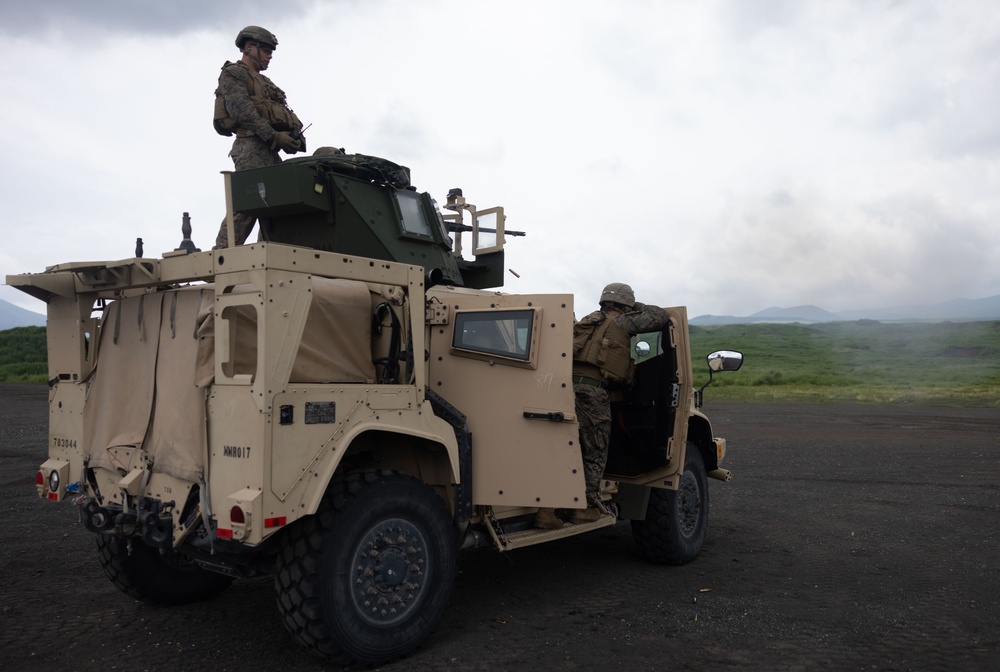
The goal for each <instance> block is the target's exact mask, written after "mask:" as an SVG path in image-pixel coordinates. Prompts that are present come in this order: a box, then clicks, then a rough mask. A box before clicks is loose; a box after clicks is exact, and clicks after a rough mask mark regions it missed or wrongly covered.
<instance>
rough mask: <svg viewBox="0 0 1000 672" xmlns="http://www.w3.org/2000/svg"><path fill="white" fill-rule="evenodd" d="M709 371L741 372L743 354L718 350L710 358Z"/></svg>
mask: <svg viewBox="0 0 1000 672" xmlns="http://www.w3.org/2000/svg"><path fill="white" fill-rule="evenodd" d="M707 359H708V370H709V371H713V372H714V371H739V370H740V367H741V366H743V353H742V352H736V351H735V350H716V351H715V352H713V353H712V354H710V355H709V356H708V357H707Z"/></svg>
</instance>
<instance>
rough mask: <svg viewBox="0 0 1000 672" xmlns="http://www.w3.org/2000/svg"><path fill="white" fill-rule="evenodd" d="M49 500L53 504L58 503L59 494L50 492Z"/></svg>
mask: <svg viewBox="0 0 1000 672" xmlns="http://www.w3.org/2000/svg"><path fill="white" fill-rule="evenodd" d="M49 499H51V500H52V501H53V502H58V501H59V493H58V492H50V493H49Z"/></svg>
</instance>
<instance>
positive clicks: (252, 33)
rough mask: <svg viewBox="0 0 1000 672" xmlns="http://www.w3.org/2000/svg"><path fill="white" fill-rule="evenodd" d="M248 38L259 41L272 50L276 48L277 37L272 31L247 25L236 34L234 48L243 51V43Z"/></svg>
mask: <svg viewBox="0 0 1000 672" xmlns="http://www.w3.org/2000/svg"><path fill="white" fill-rule="evenodd" d="M249 40H253V41H254V42H260V43H261V44H263V45H264V46H266V47H271V49H272V50H273V49H277V48H278V38H276V37H275V36H274V33H272V32H271V31H270V30H267V29H266V28H261V27H260V26H247V27H246V28H244V29H243V30H241V31H240V34H239V35H237V36H236V48H237V49H239V50H240V51H243V45H244V44H246V43H247V41H249Z"/></svg>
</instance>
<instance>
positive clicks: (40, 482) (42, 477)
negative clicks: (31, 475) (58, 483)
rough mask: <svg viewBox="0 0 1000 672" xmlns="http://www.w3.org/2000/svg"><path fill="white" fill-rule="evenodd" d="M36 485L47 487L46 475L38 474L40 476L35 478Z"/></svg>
mask: <svg viewBox="0 0 1000 672" xmlns="http://www.w3.org/2000/svg"><path fill="white" fill-rule="evenodd" d="M35 485H45V474H43V473H42V472H40V471H39V472H38V476H36V477H35Z"/></svg>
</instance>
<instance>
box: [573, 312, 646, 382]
mask: <svg viewBox="0 0 1000 672" xmlns="http://www.w3.org/2000/svg"><path fill="white" fill-rule="evenodd" d="M631 343H632V338H631V336H629V334H628V332H626V331H625V330H624V329H622V328H621V327H620V326H618V324H617V323H616V322H615V321H614V320H613V319H608V316H607V315H605V314H604V313H602V312H601V311H599V310H597V311H594V312H593V313H591V314H590V315H587V316H586V317H584V318H583V319H582V320H580V321H579V322H577V323H576V324H574V325H573V361H575V362H586V363H588V364H593V365H594V366H596V367H598V368H599V369H600V370H601V375H602V376H603V377H604V379H605V380H607V381H608V382H610V383H631V382H632V379H633V378H635V363H634V362H633V361H632V354H631V352H630V348H629V346H630V345H631Z"/></svg>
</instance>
